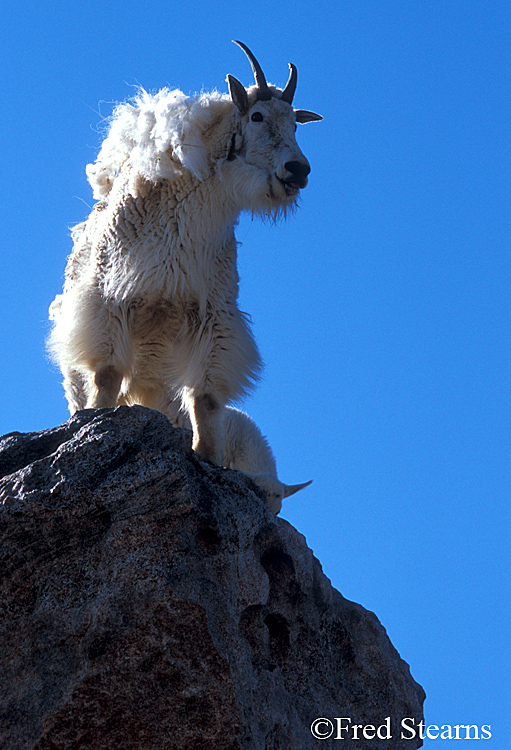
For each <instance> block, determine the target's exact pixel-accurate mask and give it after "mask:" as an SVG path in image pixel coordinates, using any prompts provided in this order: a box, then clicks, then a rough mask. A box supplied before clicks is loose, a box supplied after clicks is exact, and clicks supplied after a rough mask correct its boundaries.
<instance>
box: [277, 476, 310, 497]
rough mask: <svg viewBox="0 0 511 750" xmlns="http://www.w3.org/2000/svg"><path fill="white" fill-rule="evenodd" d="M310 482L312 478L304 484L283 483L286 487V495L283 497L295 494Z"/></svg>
mask: <svg viewBox="0 0 511 750" xmlns="http://www.w3.org/2000/svg"><path fill="white" fill-rule="evenodd" d="M309 484H312V479H311V480H310V481H309V482H304V483H303V484H283V485H282V486H283V488H284V495H283V497H289V496H290V495H294V494H295V492H299V491H300V490H303V488H304V487H308V486H309Z"/></svg>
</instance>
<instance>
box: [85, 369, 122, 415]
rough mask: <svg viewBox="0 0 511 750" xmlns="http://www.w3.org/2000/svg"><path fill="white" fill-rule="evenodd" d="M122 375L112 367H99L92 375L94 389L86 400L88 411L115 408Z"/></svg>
mask: <svg viewBox="0 0 511 750" xmlns="http://www.w3.org/2000/svg"><path fill="white" fill-rule="evenodd" d="M121 383H122V373H121V372H120V371H119V370H118V369H117V368H116V367H114V365H106V366H105V367H101V368H99V369H98V370H96V372H95V373H94V388H93V390H92V393H91V394H89V397H88V399H87V407H88V408H89V409H102V408H104V407H107V406H117V398H118V396H119V391H120V389H121Z"/></svg>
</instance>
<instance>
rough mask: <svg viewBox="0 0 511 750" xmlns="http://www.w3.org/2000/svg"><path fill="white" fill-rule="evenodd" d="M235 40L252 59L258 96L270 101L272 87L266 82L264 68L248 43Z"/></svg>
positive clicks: (260, 98)
mask: <svg viewBox="0 0 511 750" xmlns="http://www.w3.org/2000/svg"><path fill="white" fill-rule="evenodd" d="M233 42H234V44H237V45H238V47H241V49H242V50H243V52H244V53H245V54H246V56H247V57H248V59H249V60H250V65H251V66H252V70H253V71H254V78H255V82H256V84H257V89H258V94H257V98H258V99H259V100H261V101H268V100H269V99H271V94H270V89H269V88H268V84H267V83H266V78H265V77H264V73H263V69H262V68H261V66H260V65H259V63H258V62H257V60H256V59H255V57H254V55H253V54H252V52H251V51H250V50H249V48H248V47H247V45H246V44H243V42H238V41H236V39H233ZM286 88H287V87H286Z"/></svg>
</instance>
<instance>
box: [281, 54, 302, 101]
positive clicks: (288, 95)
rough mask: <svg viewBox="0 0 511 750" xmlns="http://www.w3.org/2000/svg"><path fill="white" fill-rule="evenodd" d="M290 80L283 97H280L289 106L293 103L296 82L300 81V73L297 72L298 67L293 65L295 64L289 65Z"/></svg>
mask: <svg viewBox="0 0 511 750" xmlns="http://www.w3.org/2000/svg"><path fill="white" fill-rule="evenodd" d="M289 70H290V73H289V80H288V82H287V83H286V88H285V89H284V91H283V92H282V96H281V97H280V98H281V99H282V101H283V102H287V103H288V104H292V103H293V96H294V95H295V91H296V81H297V80H298V73H297V70H296V66H295V65H293V63H289Z"/></svg>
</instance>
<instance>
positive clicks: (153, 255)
mask: <svg viewBox="0 0 511 750" xmlns="http://www.w3.org/2000/svg"><path fill="white" fill-rule="evenodd" d="M240 46H242V45H240ZM229 87H230V91H231V96H228V95H221V94H219V93H213V94H203V95H201V96H199V97H196V98H193V99H189V98H187V97H186V96H185V95H184V94H183V93H182V92H181V91H177V90H176V91H169V90H168V89H163V90H161V91H159V92H158V93H157V94H154V95H151V94H148V93H147V92H145V91H141V92H140V93H139V95H138V96H137V97H136V99H135V101H134V102H133V103H127V104H121V105H119V106H118V107H117V108H116V110H115V112H114V114H113V117H112V120H111V123H110V129H109V132H108V135H107V137H106V139H105V141H104V142H103V145H102V148H101V151H100V153H99V155H98V157H97V159H96V162H95V163H94V164H90V165H88V167H87V176H88V179H89V182H90V184H91V185H92V188H93V190H94V197H95V198H97V199H98V201H99V202H98V203H96V205H95V206H94V209H93V210H92V212H91V214H90V216H89V218H88V219H87V220H86V221H85V222H83V223H82V224H80V225H78V226H77V227H75V229H74V232H73V239H74V250H73V253H72V255H71V257H70V258H69V261H68V265H67V268H66V280H65V285H64V292H63V294H62V295H58V296H57V298H56V299H55V301H54V302H53V303H52V305H51V307H50V317H51V318H52V319H53V321H54V327H53V330H52V333H51V336H50V338H49V350H50V352H51V353H52V355H53V356H54V358H55V360H56V361H57V362H58V363H59V365H60V367H61V369H62V372H63V374H64V387H65V391H66V396H67V399H68V402H69V408H70V411H71V413H73V412H74V411H76V410H77V409H81V408H85V407H87V408H96V407H105V406H115V405H117V404H128V405H129V404H134V403H138V404H142V405H145V406H148V407H151V408H154V409H158V410H159V411H161V412H163V413H164V414H167V415H168V416H169V418H170V419H171V421H173V422H174V423H175V424H177V423H179V421H180V416H179V415H183V414H186V415H187V419H189V421H190V423H191V426H192V428H193V433H194V442H193V447H194V450H195V451H196V452H197V453H198V455H199V456H200V457H202V458H207V459H209V460H211V461H212V462H214V463H216V464H220V465H226V464H228V463H232V461H230V459H228V457H227V456H226V452H225V449H226V413H227V412H226V410H225V408H224V407H225V405H226V404H227V403H228V402H229V401H232V400H235V399H238V398H240V397H241V396H243V395H244V394H245V393H246V392H247V390H248V389H250V387H251V386H252V385H253V384H254V382H255V380H256V379H257V377H258V374H259V371H260V368H261V361H260V357H259V353H258V351H257V347H256V345H255V342H254V339H253V337H252V333H251V331H250V328H249V326H248V323H247V317H246V315H245V314H244V313H242V312H241V311H240V310H239V309H238V306H237V297H238V274H237V269H236V250H237V248H236V240H235V237H234V227H235V224H236V221H237V218H238V215H239V213H240V211H242V210H249V211H252V212H257V213H260V214H263V215H267V216H271V217H275V216H276V215H278V214H279V213H282V212H285V211H286V210H287V209H288V208H290V207H293V206H294V205H295V201H296V196H297V195H298V193H299V190H300V188H302V187H305V185H306V183H307V174H308V172H309V170H310V168H309V165H308V162H307V160H306V159H305V157H304V156H303V154H302V152H301V151H300V149H299V147H298V145H297V143H296V139H295V134H294V131H295V127H296V126H295V123H296V122H309V121H311V120H314V119H320V118H319V116H318V115H314V114H313V113H310V112H306V111H303V110H294V109H293V107H292V106H291V104H290V103H288V101H286V100H285V99H286V96H285V92H284V94H283V92H282V91H281V90H280V89H277V88H275V87H273V86H270V87H269V88H268V89H267V90H266V93H267V96H266V97H263V98H262V100H261V91H260V88H259V84H258V85H257V86H252V87H251V88H250V89H248V90H246V91H245V90H244V89H243V87H241V84H239V82H238V81H236V79H233V78H232V76H230V77H229ZM282 97H283V98H282ZM291 98H292V95H291ZM288 99H289V97H288ZM246 419H248V417H247V418H246ZM227 422H228V423H229V420H227ZM251 424H252V423H251ZM254 427H255V426H254ZM255 429H256V430H257V428H255ZM259 435H260V433H259ZM261 439H262V436H261ZM262 440H264V439H262ZM256 442H257V441H256ZM270 453H271V452H270ZM236 468H240V469H242V470H243V467H242V466H237V467H236ZM248 473H252V474H255V473H258V472H257V471H255V472H250V471H249V472H248ZM262 473H264V471H263V472H262ZM275 479H276V473H275ZM277 481H278V480H277Z"/></svg>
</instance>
